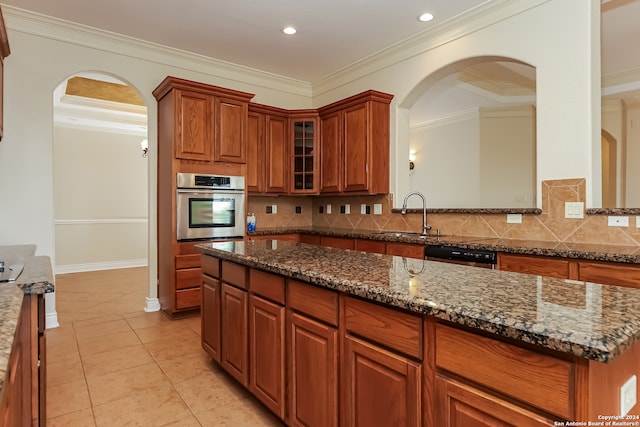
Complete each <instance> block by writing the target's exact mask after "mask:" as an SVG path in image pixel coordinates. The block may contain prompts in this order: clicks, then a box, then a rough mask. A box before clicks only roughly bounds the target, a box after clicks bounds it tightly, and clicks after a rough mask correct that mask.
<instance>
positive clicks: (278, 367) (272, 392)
mask: <svg viewBox="0 0 640 427" xmlns="http://www.w3.org/2000/svg"><path fill="white" fill-rule="evenodd" d="M249 319H250V320H249V331H250V332H249V336H250V348H251V351H250V352H249V354H250V356H249V357H250V360H249V366H250V367H251V375H250V376H249V390H250V391H251V392H252V393H253V394H254V396H256V397H257V398H258V399H259V400H260V401H261V402H262V403H264V404H265V405H266V406H267V407H268V408H269V409H271V410H272V411H273V412H274V413H275V414H277V415H278V416H279V417H280V418H283V419H284V416H285V391H286V388H285V368H284V366H285V365H284V364H285V358H284V307H282V306H280V305H277V304H274V303H272V302H270V301H267V300H265V299H262V298H260V297H258V296H255V295H251V296H250V297H249Z"/></svg>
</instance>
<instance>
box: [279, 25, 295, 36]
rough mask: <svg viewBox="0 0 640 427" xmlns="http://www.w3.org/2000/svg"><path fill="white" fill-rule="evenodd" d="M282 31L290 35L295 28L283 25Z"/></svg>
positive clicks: (293, 32)
mask: <svg viewBox="0 0 640 427" xmlns="http://www.w3.org/2000/svg"><path fill="white" fill-rule="evenodd" d="M282 32H283V33H285V34H287V35H289V36H290V35H293V34H295V33H296V32H297V30H296V29H295V28H293V27H284V28H283V29H282Z"/></svg>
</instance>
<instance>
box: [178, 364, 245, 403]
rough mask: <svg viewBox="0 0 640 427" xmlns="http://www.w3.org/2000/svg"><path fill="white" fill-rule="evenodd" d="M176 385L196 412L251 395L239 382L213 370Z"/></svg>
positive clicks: (179, 392)
mask: <svg viewBox="0 0 640 427" xmlns="http://www.w3.org/2000/svg"><path fill="white" fill-rule="evenodd" d="M174 387H175V389H176V391H177V392H178V394H180V397H182V399H183V400H184V401H185V402H186V404H187V406H189V409H191V411H192V412H194V413H198V412H203V411H207V410H209V409H211V408H215V407H222V406H227V405H229V404H230V403H232V402H234V401H236V400H238V399H243V398H246V397H248V396H249V394H248V392H247V391H246V389H244V388H243V387H242V386H240V385H239V384H238V383H237V382H235V381H233V380H232V379H231V378H228V377H225V376H223V375H221V374H215V373H213V372H212V373H209V374H203V375H200V376H198V377H195V378H192V379H189V380H186V381H183V382H180V383H176V384H174Z"/></svg>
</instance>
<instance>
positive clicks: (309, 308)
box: [287, 280, 338, 326]
mask: <svg viewBox="0 0 640 427" xmlns="http://www.w3.org/2000/svg"><path fill="white" fill-rule="evenodd" d="M287 306H288V307H291V309H292V310H295V311H299V312H302V313H304V314H306V315H308V316H311V317H314V318H316V319H318V320H322V321H323V322H326V323H328V324H330V325H333V326H337V325H338V294H337V293H336V292H333V291H329V290H326V289H321V288H317V287H315V286H311V285H306V284H304V283H301V282H298V281H296V280H289V284H288V285H287Z"/></svg>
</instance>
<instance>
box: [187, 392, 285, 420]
mask: <svg viewBox="0 0 640 427" xmlns="http://www.w3.org/2000/svg"><path fill="white" fill-rule="evenodd" d="M196 418H198V421H199V422H200V424H201V425H202V426H203V427H282V426H284V424H283V423H282V422H281V421H280V420H278V419H277V418H276V417H275V416H274V415H273V414H271V413H270V412H268V411H267V410H266V409H264V408H262V407H260V406H258V404H257V403H256V402H254V401H253V398H247V399H240V400H236V401H234V402H231V403H229V404H227V405H225V406H218V407H215V408H211V409H209V410H207V411H203V412H197V413H196Z"/></svg>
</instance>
